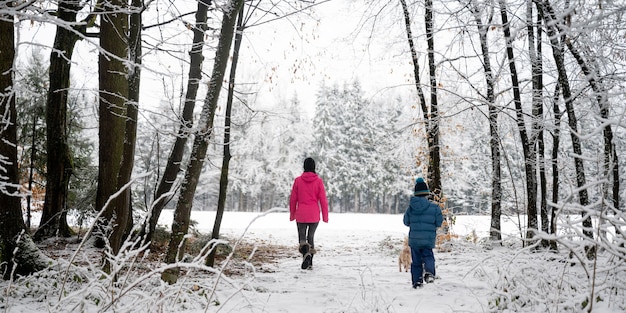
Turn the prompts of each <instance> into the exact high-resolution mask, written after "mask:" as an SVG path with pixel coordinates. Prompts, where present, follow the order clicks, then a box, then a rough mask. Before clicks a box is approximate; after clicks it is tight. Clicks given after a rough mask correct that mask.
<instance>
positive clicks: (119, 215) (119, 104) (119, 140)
mask: <svg viewBox="0 0 626 313" xmlns="http://www.w3.org/2000/svg"><path fill="white" fill-rule="evenodd" d="M102 10H103V14H102V15H101V18H100V20H101V28H100V46H101V48H102V50H103V51H105V52H101V53H100V56H99V60H98V65H99V68H98V74H99V82H100V104H99V115H100V116H99V117H100V120H99V129H98V138H99V171H98V191H97V194H96V209H98V210H102V209H104V213H103V214H102V217H103V218H102V219H101V220H100V221H98V231H99V232H100V233H99V234H98V236H99V237H97V238H98V241H97V245H98V246H103V245H104V237H107V238H108V241H109V244H110V246H111V249H112V252H113V254H117V253H118V252H119V249H120V247H121V244H122V240H123V238H124V236H125V233H126V224H127V223H128V207H126V206H122V205H119V204H118V202H117V201H116V200H115V199H113V201H111V203H110V204H109V205H108V206H106V207H105V204H106V203H107V201H109V198H110V197H111V196H112V195H113V194H114V193H116V192H117V191H118V190H119V186H122V185H124V184H125V183H124V182H122V181H119V173H120V171H121V165H122V161H123V157H124V138H126V134H125V133H126V116H127V101H128V78H127V76H126V74H127V68H126V64H125V62H124V61H125V60H126V59H127V58H128V42H127V36H126V31H127V30H128V13H127V10H128V8H127V3H125V2H124V0H110V1H108V2H105V3H103V9H102ZM107 227H111V230H110V231H107Z"/></svg>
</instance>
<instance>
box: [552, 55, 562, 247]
mask: <svg viewBox="0 0 626 313" xmlns="http://www.w3.org/2000/svg"><path fill="white" fill-rule="evenodd" d="M552 48H553V49H554V48H555V47H552ZM560 90H561V88H560V85H559V84H556V86H555V87H554V96H553V97H552V101H553V103H552V111H553V113H554V132H553V135H552V160H551V164H552V203H558V202H559V144H560V141H561V116H562V113H561V109H559V98H560ZM556 212H557V208H556V207H555V206H554V205H551V206H550V232H549V233H550V234H551V235H555V234H556V226H557V223H556ZM557 248H558V247H557V244H556V240H550V249H552V250H555V251H556V250H557Z"/></svg>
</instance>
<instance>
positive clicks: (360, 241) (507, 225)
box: [0, 210, 626, 313]
mask: <svg viewBox="0 0 626 313" xmlns="http://www.w3.org/2000/svg"><path fill="white" fill-rule="evenodd" d="M214 217H215V212H198V211H194V212H192V220H194V221H196V222H197V225H196V226H195V227H196V229H197V230H198V231H200V232H202V233H208V232H209V231H210V230H211V228H212V227H213V220H214ZM288 217H289V215H288V213H287V212H285V211H282V212H281V211H280V210H278V212H272V213H268V214H265V213H241V212H226V213H225V215H224V218H223V222H222V227H221V230H222V234H223V235H224V236H225V237H226V238H229V239H230V240H236V239H237V238H243V240H244V241H246V242H252V243H256V249H257V253H258V252H259V251H262V250H263V249H265V248H268V247H276V246H284V247H286V249H284V250H285V251H283V252H282V253H281V254H278V256H279V257H278V258H277V259H276V260H274V261H275V262H273V263H271V264H269V265H267V266H263V269H260V268H255V267H254V266H251V265H250V266H248V267H247V268H245V269H244V270H243V271H240V272H239V274H237V275H231V276H217V275H215V274H212V273H211V271H210V270H208V269H206V268H203V267H202V265H201V262H198V264H197V265H192V266H190V267H189V268H187V269H186V271H187V272H186V274H185V275H184V276H182V277H181V279H179V281H178V283H177V284H175V285H171V286H170V285H167V284H165V283H163V282H162V281H161V280H160V278H159V277H160V275H159V273H160V269H159V268H158V267H157V268H154V269H151V268H147V269H146V268H143V269H142V271H137V272H141V273H142V274H128V273H130V271H129V272H125V271H121V274H120V275H119V277H118V280H117V281H118V284H119V285H113V284H111V283H110V281H108V280H107V279H103V278H102V277H98V276H96V275H95V274H93V273H91V274H89V273H86V272H87V270H83V269H79V267H70V268H71V269H72V271H70V272H72V273H74V272H73V271H75V272H76V273H75V274H72V277H71V279H68V282H66V285H65V286H64V287H61V281H64V280H66V278H65V277H67V274H65V271H66V269H67V267H68V266H67V264H66V263H62V264H61V265H59V266H58V269H57V270H51V271H50V272H49V273H47V274H40V275H37V276H36V277H32V278H28V279H24V280H18V281H15V282H6V281H5V282H2V283H1V285H0V287H1V289H0V290H1V291H2V293H1V294H0V297H1V298H0V299H2V301H0V311H1V312H42V311H45V312H194V313H195V312H297V313H305V312H579V311H580V312H582V311H585V312H586V311H587V309H583V308H582V304H583V303H588V300H587V299H588V296H589V295H590V292H591V288H590V283H589V281H590V279H589V278H588V276H587V274H588V273H589V272H585V271H584V268H588V267H589V265H587V267H583V266H581V265H580V264H576V260H575V259H568V258H567V253H561V254H554V253H549V252H535V253H530V252H528V251H527V250H523V249H521V248H520V245H519V243H516V242H517V241H519V239H516V238H519V236H518V232H517V231H516V229H517V228H518V227H517V226H516V224H515V223H514V221H513V220H512V221H506V220H505V222H504V223H503V231H504V232H505V237H506V238H507V239H506V240H505V242H507V244H506V245H505V246H504V247H497V248H486V247H484V246H483V245H482V244H481V240H480V238H476V237H474V236H473V232H474V231H475V234H476V235H477V236H478V237H485V236H486V235H487V233H488V229H489V217H488V216H457V217H456V223H455V225H453V231H454V232H455V233H456V234H457V235H458V238H457V239H456V240H455V241H454V243H453V245H452V247H451V251H450V252H439V251H436V252H435V257H436V266H437V276H438V279H437V280H436V281H435V283H433V284H428V285H426V286H425V287H423V288H421V289H412V288H411V282H410V273H408V272H400V271H399V270H398V252H399V250H400V248H401V244H402V240H403V238H404V236H405V235H406V234H407V232H408V228H407V227H405V226H404V225H403V224H402V215H374V214H346V213H344V214H339V213H334V214H333V213H332V212H331V214H330V222H329V223H327V224H326V223H320V226H319V227H318V229H317V233H316V248H317V250H318V253H317V254H316V256H315V258H314V265H313V269H312V270H302V269H300V263H301V257H300V256H299V255H298V252H297V249H296V246H297V233H296V225H295V222H289V218H288ZM171 218H172V212H171V211H165V212H163V214H162V218H161V219H160V223H161V224H163V225H169V224H170V223H171ZM514 220H515V219H514ZM466 238H467V239H466ZM468 239H469V240H468ZM475 239H476V240H475ZM131 259H132V257H129V258H127V260H125V261H120V263H122V264H126V266H128V264H129V263H132V261H130V260H131ZM598 260H599V262H598V263H597V270H596V273H597V274H596V280H595V284H596V289H595V291H594V292H595V294H594V295H596V297H594V303H593V312H601V313H608V312H610V313H613V312H624V311H625V309H626V302H625V301H626V300H625V299H626V293H625V290H624V281H623V280H624V277H623V275H609V274H610V273H614V272H611V270H610V268H611V266H614V264H615V263H612V262H614V261H615V260H611V259H610V258H599V259H598ZM618 264H622V265H620V266H623V262H621V263H618ZM135 267H136V268H141V266H139V265H135ZM94 268H95V267H92V269H91V270H92V271H94V272H97V271H96V270H95V269H94ZM150 270H154V271H153V272H150ZM620 276H621V277H620ZM96 277H97V278H96ZM216 277H220V278H219V279H217V278H216ZM615 286H618V287H619V286H621V288H617V289H616V288H614V287H615ZM61 288H63V292H61V291H60V289H61ZM611 288H613V289H612V290H613V291H612V292H607V290H609V289H611ZM9 290H10V291H9ZM59 294H62V296H61V297H59Z"/></svg>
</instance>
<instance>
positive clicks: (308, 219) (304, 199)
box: [289, 172, 328, 223]
mask: <svg viewBox="0 0 626 313" xmlns="http://www.w3.org/2000/svg"><path fill="white" fill-rule="evenodd" d="M320 209H321V211H322V220H323V221H324V222H325V223H328V200H327V199H326V190H325V189H324V182H323V181H322V179H321V178H320V177H319V176H317V174H315V173H313V172H304V173H302V175H301V176H300V177H297V178H296V179H295V180H294V181H293V187H292V188H291V196H290V197H289V220H290V221H293V220H294V219H295V220H296V222H298V223H317V222H319V221H320Z"/></svg>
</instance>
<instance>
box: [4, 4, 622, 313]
mask: <svg viewBox="0 0 626 313" xmlns="http://www.w3.org/2000/svg"><path fill="white" fill-rule="evenodd" d="M625 14H626V2H623V1H601V0H596V1H585V0H498V1H493V0H444V1H432V0H425V1H408V0H398V1H376V0H349V1H348V0H311V1H305V0H276V1H267V0H196V1H193V0H184V1H164V0H130V1H128V0H97V1H74V0H59V1H39V0H31V1H12V0H9V1H3V0H0V111H1V112H2V113H3V114H2V119H1V120H0V123H1V124H0V125H1V127H0V135H1V139H2V140H1V141H0V160H1V162H0V214H1V216H0V271H1V272H2V274H3V278H4V280H5V281H8V282H10V283H9V285H2V288H3V291H2V295H0V309H4V310H6V311H7V312H8V311H9V309H10V308H11V306H10V305H9V304H8V300H7V299H10V298H12V297H15V295H13V296H12V295H10V292H11V291H10V289H11V286H12V285H21V286H26V285H28V284H32V283H33V282H32V281H28V279H29V278H28V277H38V278H37V279H40V280H41V281H46V279H53V280H57V281H58V283H59V284H61V285H62V286H63V287H61V288H60V289H61V291H60V292H58V293H59V294H54V296H52V295H51V298H54V297H57V296H58V301H57V302H54V303H50V304H48V307H47V308H48V309H50V308H56V309H58V308H59V307H62V306H63V301H62V298H63V297H64V295H63V290H64V288H65V289H66V292H69V293H72V292H76V294H80V292H78V291H75V290H86V289H87V287H84V285H83V287H80V286H81V281H82V280H84V279H85V278H84V277H85V275H87V274H85V272H87V271H90V272H92V274H90V275H93V276H91V277H92V278H93V277H98V275H103V276H102V277H104V276H106V277H107V279H106V282H105V281H104V280H103V281H102V285H101V286H102V288H103V290H107V291H109V293H111V294H115V293H118V292H119V293H120V294H126V293H128V292H130V291H129V290H130V289H126V288H127V287H128V286H132V287H136V288H147V289H149V287H146V286H145V285H144V286H141V285H142V284H143V283H146V282H147V283H148V286H149V284H150V283H153V284H154V282H151V281H150V279H152V278H154V277H156V278H157V279H160V280H161V282H164V283H165V285H163V286H170V285H176V284H177V283H178V284H184V282H181V278H185V274H186V273H187V272H189V271H191V269H194V270H200V271H205V272H207V273H209V274H215V273H221V272H220V268H219V267H218V266H217V265H218V264H224V263H219V262H226V263H228V260H230V256H229V258H228V259H227V260H226V261H224V260H223V259H220V254H219V252H218V251H217V250H218V247H219V246H221V245H226V246H229V247H230V248H232V245H233V243H232V242H229V240H228V238H227V237H228V236H224V235H223V234H222V233H221V232H220V227H221V225H220V223H221V221H222V218H223V217H224V214H226V212H242V213H244V212H245V213H258V214H261V215H263V214H267V213H268V212H282V211H281V208H282V209H284V208H287V207H288V201H289V194H290V192H291V187H292V183H293V180H294V178H295V177H297V176H299V175H300V174H301V173H302V170H303V168H302V162H303V160H304V159H305V158H306V157H313V158H314V159H315V160H316V162H317V169H318V171H317V173H318V174H319V175H320V177H322V178H323V180H324V184H325V188H326V192H327V195H328V200H329V206H330V211H331V213H332V214H371V215H374V214H380V215H400V214H402V213H404V211H405V209H406V207H407V206H408V203H409V199H410V196H411V194H412V191H413V184H414V181H415V178H417V177H424V178H425V180H426V181H427V182H428V184H429V187H430V190H431V191H432V200H433V201H436V202H437V203H438V204H439V205H440V206H441V207H442V208H443V211H444V213H445V216H446V225H447V226H446V227H444V228H443V229H442V230H440V231H441V234H440V239H439V242H438V243H439V248H440V249H441V250H442V251H448V252H449V251H450V249H451V248H450V247H451V246H452V247H454V242H458V241H463V239H468V237H467V236H466V237H465V238H463V236H459V235H457V234H454V233H453V231H452V225H453V224H454V223H455V221H456V219H457V217H461V216H467V215H471V216H484V217H485V218H486V219H488V220H489V227H488V230H487V232H488V235H487V236H484V238H476V235H475V234H473V235H472V236H471V237H472V238H470V239H468V240H467V241H470V242H474V243H480V245H481V249H482V248H485V249H489V250H491V249H497V248H498V247H504V248H507V249H508V248H511V249H512V250H514V251H516V252H514V253H513V254H515V253H518V252H519V251H526V252H527V253H544V252H545V253H552V254H554V255H560V256H561V257H563V259H564V260H566V261H564V262H571V263H572V266H575V267H578V268H579V269H581V273H584V274H581V275H582V276H584V278H583V279H582V281H583V282H582V283H580V285H567V284H562V285H559V286H558V287H554V288H560V289H559V290H561V291H563V290H565V289H567V288H569V289H568V290H567V292H564V291H563V292H564V294H566V293H573V294H575V295H576V296H572V298H573V299H574V300H571V299H569V300H568V301H570V300H571V301H573V302H574V303H575V304H573V305H572V306H571V307H570V306H565V307H566V308H565V310H566V311H567V308H573V307H575V308H576V309H575V310H574V311H578V310H584V311H588V312H591V311H593V309H594V306H593V303H594V302H602V299H609V298H612V297H617V298H619V297H620V295H624V292H625V291H626V281H624V278H623V277H622V278H619V279H615V280H611V281H610V282H607V281H604V282H603V283H599V282H597V281H596V277H597V276H596V275H606V277H618V276H620V275H621V276H623V273H624V271H625V270H626V264H625V260H626V248H625V247H624V245H625V244H626V237H624V231H626V212H624V208H625V205H624V198H625V197H626V191H625V188H624V185H625V183H624V182H625V179H624V177H623V176H624V170H623V169H624V168H625V167H626V161H625V160H624V156H626V105H624V103H625V100H626V92H625V91H624V89H625V87H626V84H625V82H626V77H625V73H626V72H625V70H626V64H625V63H626V22H625V20H624V19H625V18H626V16H625ZM330 36H333V38H334V39H333V40H332V41H330V40H328V38H330ZM322 43H324V44H322ZM355 64H356V65H355ZM351 66H354V67H351ZM198 211H206V212H211V213H214V215H215V218H214V220H213V222H214V224H213V225H211V229H210V234H203V235H206V236H207V237H210V238H205V239H206V242H204V243H203V244H201V245H200V246H201V248H198V249H196V250H194V245H197V243H195V241H196V240H197V238H196V237H198V236H200V235H199V234H198V233H197V225H196V224H195V223H197V221H194V220H193V219H192V218H191V216H192V213H193V212H198ZM164 212H173V213H172V221H171V224H170V225H166V227H163V225H161V224H160V223H159V219H160V217H161V215H162V213H164ZM35 217H37V219H35ZM507 220H516V221H517V228H518V229H517V231H518V234H517V235H515V236H513V239H511V238H510V237H509V236H508V234H507V233H506V231H505V230H504V229H503V226H502V225H503V223H504V222H505V221H507ZM246 229H247V228H246ZM162 232H165V233H166V234H165V235H163V233H162ZM70 238H79V239H80V240H79V242H77V243H75V244H77V246H76V247H75V249H76V250H75V251H74V252H73V255H71V257H70V256H66V257H54V256H53V255H51V253H49V251H47V248H46V247H49V246H50V245H51V243H52V242H58V241H61V240H64V239H65V240H69V239H70ZM511 240H512V241H513V242H514V243H511V242H510V241H511ZM400 244H401V242H400V241H398V242H392V245H393V246H394V249H396V248H397V247H399V245H400ZM457 244H458V243H457ZM159 249H160V250H161V251H162V254H161V255H160V256H159V258H158V259H157V260H151V262H156V263H157V264H159V265H158V266H156V267H155V268H156V270H154V272H150V273H148V274H146V273H145V272H141V271H138V272H139V273H137V275H139V276H138V277H139V278H137V277H134V276H132V275H131V274H130V273H131V272H133V271H132V270H128V269H129V268H131V269H132V268H133V267H134V264H135V262H141V261H140V259H141V257H140V255H142V253H147V251H150V250H153V251H156V250H159ZM256 249H257V248H254V249H253V252H252V253H254V251H256ZM81 250H82V252H83V253H89V254H90V257H89V258H90V259H91V260H90V261H89V262H87V264H88V265H86V266H82V267H81V266H74V267H73V268H72V266H69V265H68V264H78V262H77V260H76V257H77V255H78V254H79V252H80V251H81ZM85 251H86V252H85ZM191 251H193V252H191ZM232 253H233V254H231V256H232V255H234V252H232ZM519 253H521V252H519ZM188 254H195V255H194V256H193V257H192V258H193V260H192V261H189V259H190V257H188V256H187V255H188ZM216 258H217V259H216ZM96 260H100V261H96ZM216 262H217V264H216ZM574 263H575V265H574ZM52 264H62V265H60V266H61V267H63V268H65V267H66V266H67V271H65V270H63V271H60V270H59V271H54V272H51V271H50V268H51V267H52V268H54V267H55V266H51V265H52ZM190 264H191V265H190ZM598 264H600V265H601V266H599V265H598ZM147 267H149V266H147ZM127 270H128V273H129V274H127V273H126V271H127ZM144 270H145V269H144ZM70 271H76V273H73V274H70ZM548 271H549V270H548ZM93 273H97V274H93ZM37 275H39V276H37ZM142 275H145V276H142ZM224 275H225V274H224ZM68 277H70V278H69V280H70V281H67V279H68ZM71 277H73V278H71ZM81 277H82V278H81ZM131 277H134V278H131ZM122 278H123V279H125V280H127V282H125V283H124V284H120V285H119V286H118V285H116V283H118V282H120V281H121V279H122ZM24 279H25V281H28V283H27V282H25V281H21V280H24ZM135 279H136V280H135ZM182 280H184V279H182ZM219 280H220V278H215V285H217V284H218V281H219ZM41 281H40V283H41ZM61 281H62V282H61ZM66 283H67V285H68V286H65V285H66ZM43 284H44V283H42V285H43ZM106 284H110V285H106ZM126 284H128V285H126ZM511 284H514V283H511ZM209 285H211V284H209ZM495 285H496V286H497V288H500V289H499V290H501V291H502V290H505V291H504V293H506V290H507V288H509V289H510V288H511V286H510V285H504V286H503V285H500V281H499V282H498V283H495ZM77 286H79V287H77ZM140 286H141V287H140ZM572 286H573V287H572ZM71 288H77V289H75V290H74V291H71ZM81 288H85V289H81ZM118 288H119V289H118ZM162 288H167V287H162ZM194 288H195V287H194ZM214 288H215V287H214ZM497 288H496V289H497ZM550 288H552V287H550ZM577 288H578V289H577ZM144 290H145V289H144ZM572 290H574V291H572ZM22 292H23V293H22V294H20V296H22V297H30V296H27V295H28V294H29V291H22ZM33 292H34V291H33ZM49 292H50V291H49ZM214 292H215V290H213V291H212V292H209V293H208V295H207V294H203V295H202V297H200V298H202V299H204V300H202V301H208V303H214V302H217V300H214V299H213V298H212V296H213V293H214ZM537 292H538V293H540V292H539V291H537ZM164 293H166V294H168V295H167V296H164V297H165V298H167V299H172V300H171V301H172V303H176V302H177V301H182V302H185V301H190V302H194V301H200V300H191V299H192V298H193V297H192V296H189V295H188V296H187V297H189V298H185V297H183V298H184V299H183V300H180V299H181V298H178V297H179V296H175V295H173V294H174V293H168V292H164ZM105 294H106V292H105ZM102 297H103V298H105V297H106V296H102ZM144 297H150V296H145V295H144ZM496 298H497V299H498V300H497V301H495V300H494V301H490V302H489V304H488V309H483V310H485V311H502V310H504V308H507V309H511V311H515V309H514V308H515V306H514V305H513V304H512V303H515V301H517V300H518V299H519V297H518V298H516V297H515V295H509V296H508V298H507V299H509V300H507V301H508V302H507V301H504V300H502V299H504V296H501V295H500V296H497V297H496ZM529 298H532V296H529ZM98 299H100V298H98ZM102 301H103V302H100V300H97V301H96V300H93V299H91V298H90V300H89V301H87V302H89V304H87V305H86V306H87V308H84V307H83V309H84V310H86V311H89V312H91V311H93V312H96V311H98V312H100V311H109V310H116V307H115V306H116V305H118V304H117V303H116V301H117V300H110V301H108V300H107V301H105V300H102ZM168 301H169V300H168ZM503 301H504V302H503ZM529 301H531V300H529ZM129 302H132V300H129ZM505 302H506V303H505ZM81 303H82V302H81ZM122 303H124V302H122ZM126 303H127V304H128V302H126ZM503 303H505V304H503ZM517 303H519V302H517ZM81 305H85V304H84V303H83V304H81ZM507 305H508V306H507ZM182 306H183V307H184V306H185V305H182ZM521 307H524V305H521ZM531 307H532V308H533V309H534V310H536V309H537V307H534V306H531ZM190 308H191V309H190V311H193V309H195V307H194V306H193V305H190ZM179 309H181V308H180V307H179ZM187 309H189V308H187ZM368 309H372V308H368ZM517 309H519V308H517ZM611 309H614V310H615V311H616V312H618V311H620V310H625V309H626V304H625V303H624V302H623V301H622V302H621V303H619V304H616V306H614V307H612V308H611ZM18 310H19V309H18ZM181 310H183V309H181ZM529 310H530V311H532V310H531V309H529ZM117 311H125V309H123V308H119V307H118V308H117ZM128 311H132V310H130V309H128ZM166 311H168V310H166ZM183 311H184V310H183ZM338 311H342V310H338ZM346 311H350V310H346ZM546 311H551V310H546ZM556 311H558V310H556ZM205 312H206V310H205ZM342 312H344V311H342ZM607 312H612V311H610V310H609V311H607Z"/></svg>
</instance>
